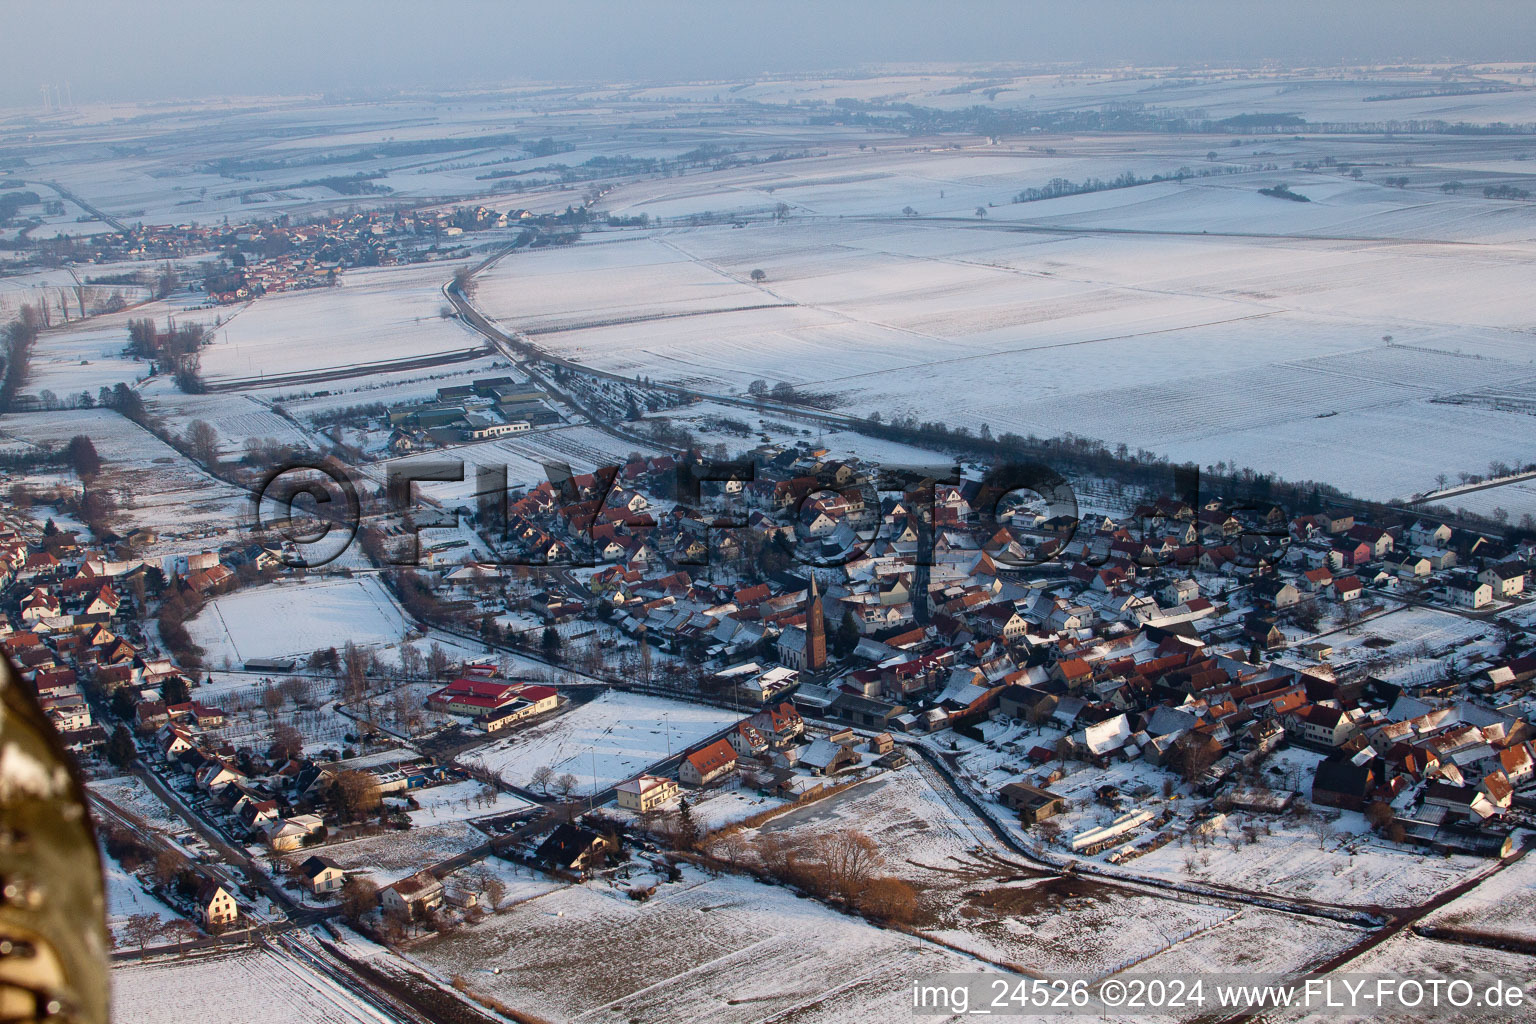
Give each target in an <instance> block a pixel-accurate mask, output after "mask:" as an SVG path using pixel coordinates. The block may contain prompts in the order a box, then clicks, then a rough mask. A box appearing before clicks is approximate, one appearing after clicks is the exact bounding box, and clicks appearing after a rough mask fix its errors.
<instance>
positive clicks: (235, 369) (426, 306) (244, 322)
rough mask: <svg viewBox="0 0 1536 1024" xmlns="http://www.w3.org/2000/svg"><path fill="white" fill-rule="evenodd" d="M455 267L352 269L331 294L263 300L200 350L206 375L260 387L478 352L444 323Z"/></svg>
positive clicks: (461, 328) (458, 329)
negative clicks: (275, 380)
mask: <svg viewBox="0 0 1536 1024" xmlns="http://www.w3.org/2000/svg"><path fill="white" fill-rule="evenodd" d="M453 270H454V265H453V264H426V265H423V266H411V267H399V268H395V267H381V268H372V269H368V268H359V269H354V270H349V271H347V273H346V274H345V275H344V276H343V277H342V283H341V285H340V286H339V287H336V288H313V289H308V290H304V291H296V292H282V293H279V294H276V295H267V296H263V297H262V298H260V299H257V300H256V301H255V302H253V303H251V304H250V305H249V306H247V307H246V308H245V309H243V310H242V311H241V312H239V313H238V314H236V315H235V316H233V317H232V318H230V319H229V320H227V321H225V323H224V324H223V325H222V326H221V327H219V328H218V330H217V331H215V340H214V343H213V344H212V345H210V346H208V347H207V348H205V349H204V350H203V354H202V366H203V376H204V377H205V378H206V379H207V380H210V381H215V382H228V381H236V380H238V381H243V382H246V383H248V384H251V385H256V386H259V385H260V384H261V381H262V378H264V377H282V376H287V375H290V374H303V373H310V372H315V371H324V370H335V369H346V368H350V369H357V370H359V372H360V373H361V372H366V371H364V370H362V369H361V368H366V367H369V366H372V365H374V364H379V363H390V362H394V361H397V360H402V359H418V358H421V357H424V356H434V355H447V354H449V353H455V352H464V351H467V350H471V349H480V348H482V347H483V344H482V342H483V339H482V338H481V337H480V335H478V334H475V333H474V332H473V331H471V330H470V329H469V328H468V327H466V326H465V325H464V324H463V323H461V322H459V321H457V320H449V319H444V318H442V317H441V316H439V315H438V314H439V310H440V309H441V308H442V306H443V305H444V304H445V303H446V302H447V300H446V299H444V298H443V294H442V291H441V288H442V285H443V284H444V283H445V282H446V281H448V279H449V278H451V277H452V276H453Z"/></svg>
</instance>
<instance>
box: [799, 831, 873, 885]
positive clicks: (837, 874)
mask: <svg viewBox="0 0 1536 1024" xmlns="http://www.w3.org/2000/svg"><path fill="white" fill-rule="evenodd" d="M815 852H816V856H817V858H818V859H819V860H820V861H821V863H822V864H823V865H824V866H825V868H826V871H827V876H828V880H829V881H830V883H831V885H832V888H833V891H834V892H836V893H837V894H838V895H840V896H842V897H843V898H844V899H852V898H854V897H855V896H857V895H858V894H859V893H861V892H863V891H864V888H865V887H866V886H867V885H868V884H869V880H870V878H871V877H872V876H873V875H874V871H875V869H876V868H877V867H879V866H880V865H881V864H883V863H884V862H885V857H884V856H882V855H881V853H880V848H879V846H878V845H876V843H875V841H874V840H873V839H871V838H870V837H869V836H867V835H865V834H864V833H863V832H860V831H858V830H857V829H843V830H842V831H839V832H834V833H832V834H831V835H828V836H824V837H822V838H821V839H820V841H818V842H817V844H816V851H815Z"/></svg>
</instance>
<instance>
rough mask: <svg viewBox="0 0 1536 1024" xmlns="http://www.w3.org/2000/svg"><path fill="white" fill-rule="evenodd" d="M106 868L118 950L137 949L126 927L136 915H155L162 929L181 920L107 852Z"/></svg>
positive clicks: (110, 918)
mask: <svg viewBox="0 0 1536 1024" xmlns="http://www.w3.org/2000/svg"><path fill="white" fill-rule="evenodd" d="M102 866H103V869H104V870H105V874H106V888H107V930H108V931H109V932H111V933H112V944H113V945H114V946H116V947H117V948H119V949H132V948H135V947H136V946H137V943H135V942H132V941H131V940H130V938H129V936H128V935H127V933H126V930H125V927H124V926H125V925H127V923H128V918H130V917H132V916H133V915H135V914H153V915H154V916H155V917H156V918H158V919H159V920H160V923H161V924H162V925H163V924H166V923H168V922H170V921H174V920H176V919H178V918H179V917H181V915H180V914H178V913H177V912H176V911H175V910H173V909H171V908H170V907H169V906H167V905H166V904H165V903H164V902H163V901H162V900H160V899H159V898H158V897H156V896H154V895H153V894H152V893H150V892H149V891H148V890H146V889H145V888H144V883H143V882H141V881H139V879H138V878H137V877H135V876H134V875H132V874H129V873H128V871H126V870H125V869H124V868H123V866H122V865H121V864H119V863H118V862H117V861H115V860H113V859H112V858H111V857H108V856H107V855H106V853H105V852H103V853H102ZM156 944H158V943H154V942H152V943H151V945H156Z"/></svg>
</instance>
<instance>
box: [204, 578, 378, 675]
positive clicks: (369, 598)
mask: <svg viewBox="0 0 1536 1024" xmlns="http://www.w3.org/2000/svg"><path fill="white" fill-rule="evenodd" d="M406 628H407V626H406V620H405V616H404V615H403V613H402V612H401V611H400V609H399V606H398V605H396V604H395V602H394V600H393V598H392V597H391V596H390V594H389V593H388V591H386V590H385V589H384V585H383V584H382V583H381V582H379V579H378V577H377V576H358V577H354V578H351V579H345V578H342V579H313V578H312V579H305V580H301V581H294V582H288V583H278V584H271V585H267V586H261V587H252V588H250V589H248V590H242V591H238V592H236V593H233V594H227V595H225V596H223V597H219V598H216V599H214V600H213V601H211V602H209V604H208V606H207V607H206V608H204V609H203V610H202V612H201V613H199V614H198V616H197V618H195V619H193V620H192V621H191V622H190V623H188V629H189V630H190V631H191V633H192V639H193V640H194V641H195V642H197V643H198V644H199V645H200V646H202V647H203V648H204V649H205V650H206V651H207V652H208V653H207V655H206V657H207V661H208V664H210V665H221V664H223V663H224V662H225V660H226V659H228V661H229V662H230V663H231V664H233V665H236V666H238V665H240V664H242V663H243V662H245V661H246V660H247V659H250V658H277V657H299V658H303V657H307V656H308V655H309V654H311V653H312V652H314V651H317V650H323V649H325V648H327V647H339V646H340V645H341V644H343V643H345V642H346V641H348V640H351V641H352V642H353V643H355V644H357V645H358V646H360V647H375V646H382V645H386V644H394V643H398V642H399V641H400V638H401V636H402V635H404V633H405V631H406Z"/></svg>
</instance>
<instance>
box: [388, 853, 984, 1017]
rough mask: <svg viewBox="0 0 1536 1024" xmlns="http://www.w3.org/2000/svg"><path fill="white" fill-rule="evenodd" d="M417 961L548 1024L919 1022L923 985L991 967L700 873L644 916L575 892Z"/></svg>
mask: <svg viewBox="0 0 1536 1024" xmlns="http://www.w3.org/2000/svg"><path fill="white" fill-rule="evenodd" d="M411 958H412V959H414V960H416V961H417V962H419V963H422V964H424V965H426V966H427V967H429V968H430V969H432V970H433V971H435V972H437V973H438V974H439V975H440V976H442V977H443V978H444V979H445V980H446V979H448V978H451V977H453V976H460V977H462V978H463V979H464V981H465V982H466V984H467V985H468V987H469V989H470V991H472V992H479V993H484V994H486V995H488V996H491V997H493V998H495V999H498V1000H500V1001H502V1002H505V1003H507V1004H508V1005H511V1006H514V1007H516V1008H517V1009H518V1010H520V1011H522V1012H525V1013H530V1014H533V1015H535V1016H537V1017H540V1018H544V1019H547V1020H573V1019H576V1018H580V1019H582V1020H588V1021H612V1022H614V1024H625V1022H629V1021H635V1020H644V1021H649V1020H656V1021H684V1020H710V1021H718V1022H722V1024H747V1022H751V1021H762V1020H795V1021H800V1022H805V1024H821V1022H826V1024H832V1022H838V1024H843V1022H855V1021H877V1020H879V1021H885V1020H890V1019H892V1018H895V1017H898V1016H901V1015H903V1014H905V1013H908V1012H910V1011H909V1008H908V1006H909V1004H908V1003H907V1002H906V1000H909V999H910V991H909V990H910V985H911V980H912V978H913V977H914V976H916V975H921V974H927V973H936V972H944V971H975V970H979V969H981V968H982V967H984V966H985V965H984V964H983V963H981V962H980V961H977V960H974V959H971V958H970V957H967V956H965V955H963V954H960V953H956V952H953V951H951V950H948V949H945V948H943V947H942V946H938V945H936V944H934V943H931V942H927V941H925V940H923V939H920V938H916V937H913V936H909V935H904V934H902V933H900V932H894V931H887V930H884V929H880V928H876V927H874V926H872V925H869V924H867V923H865V922H864V921H862V920H860V919H858V918H853V917H847V916H844V915H842V914H838V913H836V912H835V911H832V910H829V909H828V908H826V907H824V906H822V905H821V904H819V903H814V902H812V901H810V900H804V899H798V898H796V897H793V896H791V895H789V894H788V893H786V892H785V891H784V890H782V889H778V888H773V887H769V886H766V885H761V884H758V883H756V882H752V881H749V880H746V879H743V878H739V877H733V876H724V877H721V878H713V879H706V878H704V877H702V876H700V875H698V874H697V873H695V872H693V871H688V872H685V875H684V878H683V881H682V882H679V883H674V884H669V885H664V886H662V887H661V888H660V889H659V890H658V891H657V893H656V895H655V896H653V897H652V898H651V899H650V900H648V901H646V902H644V903H637V902H634V901H632V900H630V899H628V898H626V897H625V896H624V894H623V893H622V892H619V891H616V890H612V889H607V888H599V887H597V886H569V887H566V888H563V889H560V890H557V891H555V892H552V893H549V894H548V895H545V896H540V897H538V898H536V899H532V900H529V901H527V902H525V903H522V904H520V905H518V906H517V907H515V908H513V909H511V910H508V911H504V912H503V913H500V914H497V915H495V916H494V917H491V918H489V919H487V920H486V921H485V922H484V923H482V924H479V925H472V926H468V927H465V928H462V929H460V930H459V931H457V932H455V933H454V934H453V935H450V936H447V937H443V938H435V939H430V940H428V941H426V942H425V943H423V944H422V945H420V946H418V947H416V948H415V949H413V950H412V952H411ZM493 967H494V968H499V970H500V973H498V974H492V973H491V970H490V969H491V968H493Z"/></svg>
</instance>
